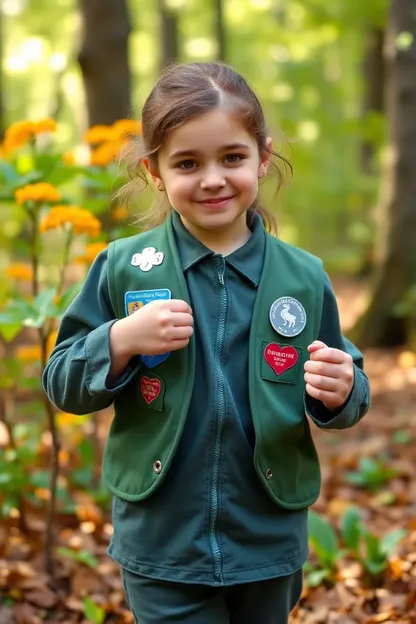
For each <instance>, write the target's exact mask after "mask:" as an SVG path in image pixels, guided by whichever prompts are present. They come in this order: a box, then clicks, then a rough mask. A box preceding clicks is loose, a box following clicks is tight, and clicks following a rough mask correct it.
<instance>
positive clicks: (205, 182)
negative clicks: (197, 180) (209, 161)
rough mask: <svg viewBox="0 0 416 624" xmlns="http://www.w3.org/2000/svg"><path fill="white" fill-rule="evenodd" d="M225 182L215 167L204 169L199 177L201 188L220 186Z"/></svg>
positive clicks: (208, 188) (207, 188)
mask: <svg viewBox="0 0 416 624" xmlns="http://www.w3.org/2000/svg"><path fill="white" fill-rule="evenodd" d="M225 184H226V182H225V179H224V176H223V175H222V172H221V171H218V170H216V169H210V170H209V171H205V172H204V173H203V175H202V178H201V189H203V190H210V189H217V188H222V187H224V186H225Z"/></svg>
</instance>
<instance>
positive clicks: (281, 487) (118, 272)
mask: <svg viewBox="0 0 416 624" xmlns="http://www.w3.org/2000/svg"><path fill="white" fill-rule="evenodd" d="M149 248H150V249H153V251H154V253H155V254H156V255H157V254H158V257H159V258H160V257H161V258H163V261H162V262H159V261H157V262H155V263H154V266H152V267H151V268H150V270H147V271H144V270H142V269H141V268H140V264H139V265H138V263H137V262H136V260H137V258H139V259H140V257H141V256H139V254H141V253H142V252H143V250H144V249H149ZM108 254H109V255H108V265H109V268H108V274H107V279H108V287H109V295H110V300H111V306H112V309H113V311H114V316H115V317H116V318H121V317H123V316H124V315H125V314H126V313H127V311H126V301H125V293H126V292H135V291H143V290H152V289H153V290H162V289H166V288H169V289H170V291H171V293H172V297H174V298H178V299H183V300H185V301H187V302H188V303H190V304H191V305H192V302H191V301H190V298H189V293H188V290H187V286H186V282H185V279H184V275H183V271H182V267H181V265H180V260H179V256H178V251H177V247H176V242H175V239H174V235H173V225H172V218H170V219H169V220H168V221H167V222H166V223H165V224H163V225H162V226H160V227H158V228H156V229H154V230H152V231H149V232H145V233H143V234H139V235H138V236H134V237H131V238H128V239H122V240H120V241H117V242H116V243H112V244H111V245H110V248H109V252H108ZM155 257H156V256H155ZM324 283H325V275H324V272H323V269H322V264H321V262H320V260H318V259H317V258H315V257H314V256H311V255H310V254H308V253H306V252H304V251H301V250H299V249H297V248H295V247H292V246H290V245H287V244H285V243H282V242H281V241H279V240H278V239H275V238H273V237H272V236H270V235H268V234H266V238H265V255H264V263H263V270H262V274H261V279H260V283H259V286H258V291H257V295H256V301H255V305H254V310H253V318H252V324H251V332H250V341H249V374H248V385H249V395H250V405H251V415H252V419H253V423H254V428H255V433H256V445H255V449H254V464H255V467H256V471H257V474H258V477H259V479H260V482H261V483H262V485H263V487H264V488H265V489H266V491H267V492H268V493H269V495H270V496H271V497H272V499H273V500H274V501H275V502H276V503H278V504H279V505H281V506H282V507H284V508H287V509H301V508H306V507H308V506H309V505H311V504H312V503H313V502H314V501H315V500H316V499H317V497H318V495H319V490H320V470H319V462H318V459H317V455H316V451H315V447H314V444H313V440H312V437H311V434H310V430H309V423H308V419H307V418H306V416H305V405H304V382H303V364H304V362H305V361H306V359H307V357H308V352H307V346H308V344H310V343H311V342H312V341H313V340H315V339H317V338H318V336H319V331H320V325H321V315H322V302H323V293H324ZM81 296H82V295H81ZM281 298H288V300H291V301H295V302H300V303H301V304H302V306H303V308H304V310H305V311H306V319H307V322H306V324H305V326H304V327H303V331H301V333H300V334H298V335H296V336H283V337H282V336H281V335H278V334H277V333H276V331H275V328H274V327H272V324H271V323H270V322H269V321H268V319H269V315H270V310H271V308H272V305H273V303H274V302H275V301H276V300H279V299H281ZM110 323H111V321H110ZM108 329H109V326H107V328H105V330H103V331H108ZM59 342H60V340H59V336H58V346H57V347H56V349H55V351H54V353H53V354H52V357H51V363H50V364H49V365H48V368H47V370H46V371H45V387H46V389H47V392H48V393H49V396H51V398H52V400H54V402H57V393H56V391H54V386H55V388H56V383H54V382H53V379H51V377H53V372H54V369H55V371H57V369H58V367H59V358H58V353H60V355H61V357H64V358H65V359H67V356H68V354H64V353H63V350H64V349H65V346H64V345H59ZM86 349H87V352H86V358H87V361H88V359H89V356H88V346H87V343H86ZM267 349H268V352H270V353H280V355H282V352H284V351H288V352H291V354H292V355H291V357H293V358H294V360H295V365H294V366H292V367H291V368H290V369H287V370H285V371H284V372H283V373H280V372H279V373H278V372H276V370H275V369H274V368H273V367H272V366H271V365H270V362H269V361H267V357H266V351H267ZM94 359H95V360H96V359H97V356H96V354H94ZM194 371H195V352H194V342H193V340H191V341H190V345H189V346H188V347H187V348H186V349H182V350H179V351H176V352H173V353H171V354H170V355H169V357H168V358H167V359H165V360H164V361H163V362H161V363H160V364H159V365H158V366H157V367H156V368H155V369H152V368H150V369H148V368H147V367H146V366H145V365H144V364H142V365H141V366H140V367H139V370H137V369H133V370H132V371H131V373H130V375H129V373H128V371H127V373H126V374H127V377H128V378H127V379H125V380H122V381H121V384H122V386H121V387H122V391H121V392H120V391H119V390H121V387H120V388H115V389H113V390H110V389H109V395H108V399H110V400H109V403H111V402H112V401H113V400H114V403H115V413H116V415H115V418H114V420H113V423H112V426H111V430H110V434H109V438H108V441H107V446H106V451H105V456H104V478H105V481H106V482H107V484H108V486H109V487H110V489H111V491H112V492H113V493H114V494H116V495H117V496H119V497H121V498H124V499H125V500H131V501H138V500H142V499H145V498H146V497H147V496H149V495H150V494H152V493H153V492H154V491H155V490H156V489H157V488H158V487H159V486H160V484H161V482H162V481H163V479H164V478H165V476H166V474H167V472H168V470H169V467H170V464H171V462H172V459H173V457H174V455H175V452H176V449H177V446H178V443H179V440H180V437H181V434H182V431H183V427H184V423H185V421H186V416H187V412H188V407H189V404H190V399H191V395H192V390H193V385H194ZM357 374H358V373H357V372H356V375H357ZM48 379H50V381H48ZM123 381H124V382H128V383H123ZM93 383H94V382H93V380H92V384H93ZM361 385H362V388H363V389H364V393H365V392H366V391H367V387H366V386H365V384H364V385H363V384H362V382H361ZM155 387H156V388H157V397H156V400H155V401H151V402H149V401H148V400H147V397H146V392H147V391H146V388H150V389H151V391H152V388H153V389H154V388H155ZM61 388H62V384H61ZM144 389H145V390H144ZM89 392H90V393H91V394H93V390H92V392H91V385H90V386H89ZM103 398H104V397H103ZM58 401H59V399H58ZM58 404H59V403H58ZM80 407H81V409H80V410H79V409H78V410H77V411H81V412H88V411H89V408H88V406H87V405H85V406H80ZM155 410H156V411H160V412H162V415H163V417H159V418H155ZM358 417H359V412H358V411H357V415H356V419H355V420H358ZM352 424H354V423H349V426H351V425H352ZM138 449H140V452H139V453H138Z"/></svg>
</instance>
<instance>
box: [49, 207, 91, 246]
mask: <svg viewBox="0 0 416 624" xmlns="http://www.w3.org/2000/svg"><path fill="white" fill-rule="evenodd" d="M60 227H71V228H72V232H73V234H74V235H75V236H78V235H81V234H88V236H91V237H92V238H94V237H96V236H98V234H99V233H100V230H101V223H100V222H99V220H98V219H97V218H96V217H95V216H94V215H93V214H92V212H90V211H89V210H85V209H84V208H80V207H79V206H65V205H59V206H54V208H51V210H50V211H49V213H48V214H47V215H46V217H45V218H44V219H43V221H42V223H41V224H40V231H41V232H46V231H47V230H53V229H55V228H60Z"/></svg>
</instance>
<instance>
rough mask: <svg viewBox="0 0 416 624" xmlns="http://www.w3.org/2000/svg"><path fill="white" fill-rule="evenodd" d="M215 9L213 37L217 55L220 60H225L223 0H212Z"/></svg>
mask: <svg viewBox="0 0 416 624" xmlns="http://www.w3.org/2000/svg"><path fill="white" fill-rule="evenodd" d="M214 10H215V37H216V40H217V57H218V60H220V61H224V62H225V61H226V60H227V49H226V34H225V25H224V6H223V0H214Z"/></svg>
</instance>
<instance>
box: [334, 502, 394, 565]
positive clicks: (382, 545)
mask: <svg viewBox="0 0 416 624" xmlns="http://www.w3.org/2000/svg"><path fill="white" fill-rule="evenodd" d="M341 535H342V540H343V542H344V544H345V545H346V546H347V548H348V549H349V550H350V551H351V553H352V554H353V556H354V557H355V558H356V559H357V561H359V562H360V564H361V565H362V567H363V568H364V570H365V571H366V572H367V573H368V574H369V575H370V576H372V577H378V576H379V575H380V574H382V573H383V572H384V571H385V570H386V569H387V566H388V561H389V558H390V557H391V555H392V554H393V553H394V552H395V551H396V549H397V546H398V544H399V543H400V541H401V540H402V539H403V537H404V536H405V535H406V531H405V530H404V529H398V530H396V531H391V532H390V533H387V534H386V535H384V536H383V537H380V538H379V537H377V536H376V535H374V534H373V533H371V532H370V531H369V530H368V529H367V527H366V526H365V525H364V522H363V518H362V516H361V514H360V512H359V511H358V509H356V508H355V507H350V509H348V510H347V511H346V513H345V514H344V516H343V517H342V520H341Z"/></svg>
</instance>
